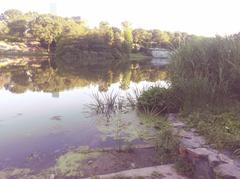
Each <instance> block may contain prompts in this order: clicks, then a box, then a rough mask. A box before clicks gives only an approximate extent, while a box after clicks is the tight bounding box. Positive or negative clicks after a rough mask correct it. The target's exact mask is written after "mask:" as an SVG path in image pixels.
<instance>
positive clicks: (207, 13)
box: [0, 0, 240, 36]
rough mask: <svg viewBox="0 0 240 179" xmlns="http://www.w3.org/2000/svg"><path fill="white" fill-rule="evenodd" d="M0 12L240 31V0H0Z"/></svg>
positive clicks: (210, 32)
mask: <svg viewBox="0 0 240 179" xmlns="http://www.w3.org/2000/svg"><path fill="white" fill-rule="evenodd" d="M0 2H1V6H0V12H4V11H5V10H7V9H13V8H14V9H19V10H22V11H24V12H27V11H37V12H40V13H49V12H51V11H52V10H53V9H55V8H54V6H55V5H53V4H56V12H57V15H61V16H81V17H82V18H84V19H86V20H87V22H88V24H89V25H90V26H95V25H97V24H98V23H99V22H100V21H102V20H104V21H108V22H109V23H110V24H112V25H114V26H120V23H121V22H122V21H124V20H128V21H130V22H131V23H132V25H133V27H135V28H137V27H142V28H147V29H151V28H158V29H162V30H168V31H184V32H188V33H193V34H199V35H207V36H212V35H215V34H219V35H227V34H231V33H236V32H240V0H0Z"/></svg>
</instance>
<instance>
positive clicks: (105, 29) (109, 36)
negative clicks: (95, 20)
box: [99, 21, 114, 45]
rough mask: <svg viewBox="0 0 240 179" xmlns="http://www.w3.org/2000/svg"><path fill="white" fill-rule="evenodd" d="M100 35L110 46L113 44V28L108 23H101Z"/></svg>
mask: <svg viewBox="0 0 240 179" xmlns="http://www.w3.org/2000/svg"><path fill="white" fill-rule="evenodd" d="M99 34H100V35H101V36H103V38H104V40H105V42H106V43H107V44H109V45H112V43H113V38H114V37H113V35H114V34H113V30H112V27H111V26H110V25H109V23H108V22H104V21H102V22H100V23H99Z"/></svg>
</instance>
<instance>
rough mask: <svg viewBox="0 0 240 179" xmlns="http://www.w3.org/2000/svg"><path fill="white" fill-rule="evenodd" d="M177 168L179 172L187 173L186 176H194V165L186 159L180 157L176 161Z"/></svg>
mask: <svg viewBox="0 0 240 179" xmlns="http://www.w3.org/2000/svg"><path fill="white" fill-rule="evenodd" d="M175 169H176V170H177V172H178V173H180V174H183V175H186V176H189V177H191V176H193V171H194V166H193V165H192V164H191V163H190V162H189V161H187V160H186V159H184V158H182V157H179V158H178V159H177V161H176V162H175Z"/></svg>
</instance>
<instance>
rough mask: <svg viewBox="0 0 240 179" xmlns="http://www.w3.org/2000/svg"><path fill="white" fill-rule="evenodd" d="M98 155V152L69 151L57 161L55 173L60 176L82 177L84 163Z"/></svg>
mask: <svg viewBox="0 0 240 179" xmlns="http://www.w3.org/2000/svg"><path fill="white" fill-rule="evenodd" d="M100 154H101V153H100V152H87V151H84V152H83V151H70V152H68V153H66V154H64V155H62V156H60V157H59V158H58V159H57V163H56V167H55V170H56V173H57V175H60V176H82V175H83V173H82V171H81V170H82V168H83V167H84V162H85V161H86V160H88V159H90V158H96V157H97V156H99V155H100Z"/></svg>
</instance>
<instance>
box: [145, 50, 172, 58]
mask: <svg viewBox="0 0 240 179" xmlns="http://www.w3.org/2000/svg"><path fill="white" fill-rule="evenodd" d="M150 50H151V54H152V56H153V57H154V58H169V56H170V51H169V50H167V49H164V48H151V49H150Z"/></svg>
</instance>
